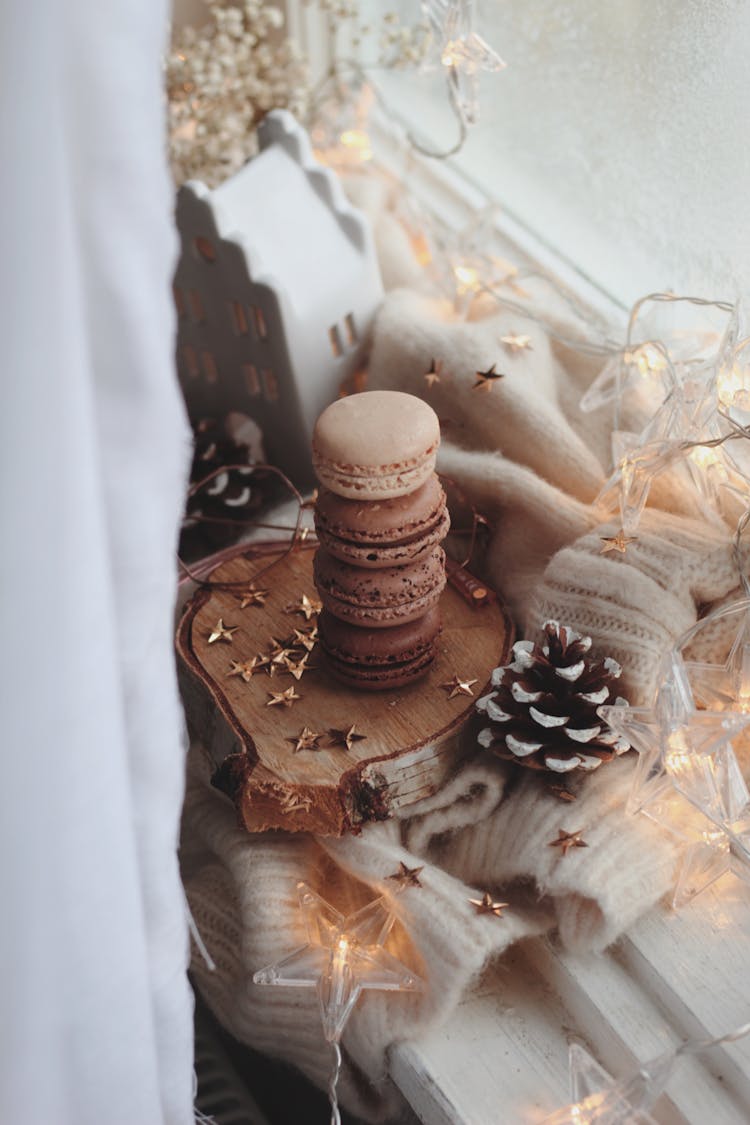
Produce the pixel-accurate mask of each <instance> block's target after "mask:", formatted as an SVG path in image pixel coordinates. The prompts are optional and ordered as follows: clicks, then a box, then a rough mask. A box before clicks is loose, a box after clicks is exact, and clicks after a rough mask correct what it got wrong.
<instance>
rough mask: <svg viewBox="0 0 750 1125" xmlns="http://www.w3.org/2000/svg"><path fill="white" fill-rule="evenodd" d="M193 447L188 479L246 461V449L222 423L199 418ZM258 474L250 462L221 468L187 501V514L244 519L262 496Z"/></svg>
mask: <svg viewBox="0 0 750 1125" xmlns="http://www.w3.org/2000/svg"><path fill="white" fill-rule="evenodd" d="M194 432H195V446H194V453H193V465H192V468H191V470H190V482H191V484H195V483H197V482H198V481H201V480H204V479H205V478H206V477H207V476H208V475H209V474H210V473H212V472H214V470H219V469H224V466H226V465H242V464H243V462H249V461H250V449H249V447H248V446H247V445H245V444H244V443H242V442H239V441H237V440H236V439H235V438H234V437H233V436H232V435H231V434H230V433H229V432H228V429H227V426H226V422H217V421H215V420H214V419H213V418H203V419H201V421H200V422H198V424H197V425H196V427H195V431H194ZM257 484H258V474H257V473H256V472H255V470H254V469H253V467H252V465H250V464H248V466H247V468H232V469H224V471H223V472H217V473H216V476H214V477H213V478H212V480H211V481H209V483H208V484H206V485H204V487H203V488H201V489H199V490H198V491H197V492H196V493H194V494H193V495H192V496H191V497H189V499H188V502H187V516H188V518H191V517H200V516H208V517H210V518H211V519H223V520H238V521H240V522H246V521H247V518H248V515H249V514H250V513H251V512H253V511H255V509H256V508H257V507H258V506H259V504H260V503H261V499H262V493H260V492H259V490H258V489H257V487H256V485H257Z"/></svg>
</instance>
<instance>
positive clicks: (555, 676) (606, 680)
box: [477, 621, 630, 773]
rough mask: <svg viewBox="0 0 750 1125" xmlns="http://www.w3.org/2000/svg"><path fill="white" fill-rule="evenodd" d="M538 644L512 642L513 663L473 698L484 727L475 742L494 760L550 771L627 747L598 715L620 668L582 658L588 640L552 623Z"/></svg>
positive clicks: (585, 764) (595, 762)
mask: <svg viewBox="0 0 750 1125" xmlns="http://www.w3.org/2000/svg"><path fill="white" fill-rule="evenodd" d="M544 633H545V639H544V643H543V644H542V645H535V644H533V643H532V642H531V641H518V642H517V643H516V644H515V645H514V646H513V658H514V659H513V663H512V664H509V665H507V667H505V668H496V669H495V671H494V672H493V673H492V685H493V687H494V688H495V689H496V690H495V691H493V692H490V694H489V695H485V696H484V697H483V698H482V699H479V700H477V710H478V711H481V712H483V713H484V714H486V715H487V717H488V719H489V720H490V723H491V725H490V726H488V727H485V728H484V729H483V730H481V731H480V732H479V736H478V741H479V743H480V745H481V746H484V747H485V748H486V749H487V750H491V751H492V752H493V754H497V756H498V757H499V758H505V759H507V760H509V761H515V762H519V763H520V764H521V765H523V766H529V767H530V768H531V769H537V770H541V769H547V770H552V771H553V772H554V773H570V771H571V770H576V769H581V770H595V769H597V767H598V766H599V765H601V763H602V762H609V761H610V760H611V759H612V758H613V757H614V756H615V755H618V754H623V753H624V752H625V751H626V750H629V749H630V746H629V744H628V743H627V742H626V741H625V740H624V739H622V738H620V737H618V735H617V734H615V733H614V732H613V731H611V730H610V729H609V728H608V726H607V724H606V722H605V721H604V720H603V719H600V718H599V717H598V714H597V711H598V708H599V707H601V706H602V704H604V703H607V702H608V701H610V695H611V689H612V684H613V682H614V681H615V680H616V679H617V678H618V677H619V675H620V673H621V671H622V669H621V668H620V665H619V664H618V663H617V662H616V661H614V660H611V659H610V658H607V659H606V660H603V661H595V660H589V659H588V658H587V656H586V653H588V651H589V650H590V648H591V638H590V637H582V636H581V635H580V634H579V633H575V632H573V630H572V629H568V628H567V627H565V626H561V625H559V624H558V622H557V621H547V622H545V625H544Z"/></svg>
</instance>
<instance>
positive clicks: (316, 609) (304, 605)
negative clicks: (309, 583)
mask: <svg viewBox="0 0 750 1125" xmlns="http://www.w3.org/2000/svg"><path fill="white" fill-rule="evenodd" d="M322 608H323V603H322V602H320V601H318V599H317V598H309V597H308V596H307V594H302V596H301V597H300V599H299V601H297V602H290V604H289V605H288V606H287V607H286V610H285V612H286V613H299V614H301V615H302V617H304V619H305V621H309V620H310V618H311V617H315V616H316V615H317V614H318V613H320V611H321V609H322Z"/></svg>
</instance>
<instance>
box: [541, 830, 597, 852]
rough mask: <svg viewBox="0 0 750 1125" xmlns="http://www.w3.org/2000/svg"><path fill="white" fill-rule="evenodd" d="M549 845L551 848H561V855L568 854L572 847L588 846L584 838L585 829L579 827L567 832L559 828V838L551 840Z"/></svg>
mask: <svg viewBox="0 0 750 1125" xmlns="http://www.w3.org/2000/svg"><path fill="white" fill-rule="evenodd" d="M549 846H550V847H551V848H559V849H560V854H561V855H567V854H568V852H569V851H570V849H571V848H587V847H588V844H587V843H586V841H585V840H584V839H583V829H582V828H578V829H576V831H575V832H566V831H565V830H564V829H562V828H558V830H557V839H556V840H550V842H549Z"/></svg>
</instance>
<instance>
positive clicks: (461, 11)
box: [422, 0, 506, 125]
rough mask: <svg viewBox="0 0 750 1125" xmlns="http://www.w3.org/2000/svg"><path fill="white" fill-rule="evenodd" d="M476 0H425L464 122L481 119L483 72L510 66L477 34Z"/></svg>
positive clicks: (427, 12) (433, 31) (437, 43)
mask: <svg viewBox="0 0 750 1125" xmlns="http://www.w3.org/2000/svg"><path fill="white" fill-rule="evenodd" d="M472 9H473V4H472V0H422V12H423V13H424V16H425V17H426V19H427V22H428V25H429V27H430V31H431V32H432V35H433V38H434V41H435V43H436V46H437V48H438V51H439V57H440V63H441V65H442V66H443V67H445V68H446V70H447V74H448V80H449V82H450V84H451V91H452V96H453V97H454V99H455V102H456V106H457V109H458V111H459V113H460V116H461V119H462V121H463V122H465V123H466V124H469V125H474V124H476V122H477V121H478V120H479V85H478V75H479V73H480V72H481V71H489V72H495V73H496V72H498V71H501V70H504V69H505V66H506V64H505V63H504V62H503V60H502V59H501V58H500V56H499V55H498V54H497V52H496V51H494V50H493V49H492V47H490V45H489V43H487V42H486V40H484V39H483V38H482V37H481V35H478V34H477V33H476V31H474V27H473V11H472Z"/></svg>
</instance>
